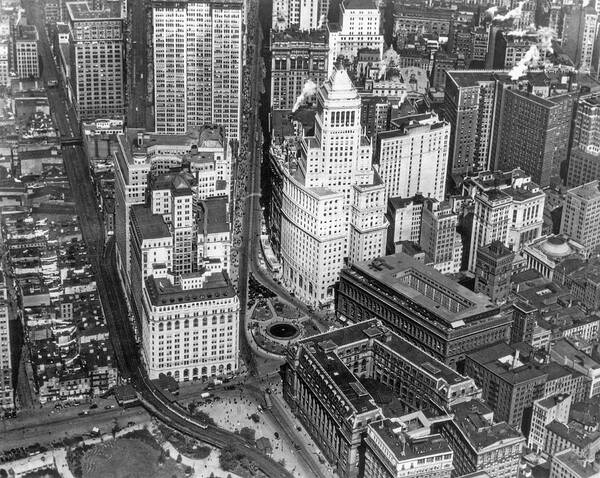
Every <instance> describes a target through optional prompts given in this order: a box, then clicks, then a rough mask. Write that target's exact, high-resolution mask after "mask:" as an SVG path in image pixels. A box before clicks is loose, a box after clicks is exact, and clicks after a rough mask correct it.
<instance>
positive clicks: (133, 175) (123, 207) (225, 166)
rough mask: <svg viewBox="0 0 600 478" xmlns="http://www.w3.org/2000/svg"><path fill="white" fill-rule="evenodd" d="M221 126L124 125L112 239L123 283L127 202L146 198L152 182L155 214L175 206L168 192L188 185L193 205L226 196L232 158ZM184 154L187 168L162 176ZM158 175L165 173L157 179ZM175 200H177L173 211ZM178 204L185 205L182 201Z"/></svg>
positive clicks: (127, 274)
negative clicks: (164, 129) (172, 129)
mask: <svg viewBox="0 0 600 478" xmlns="http://www.w3.org/2000/svg"><path fill="white" fill-rule="evenodd" d="M220 131H221V130H220V129H218V128H213V127H211V126H206V127H204V128H202V129H200V130H198V129H195V130H193V131H190V132H189V133H188V134H185V135H160V134H152V133H147V132H146V131H144V130H142V129H127V131H126V132H125V133H124V134H121V135H118V137H117V141H118V150H117V151H116V152H115V239H116V246H117V261H118V264H119V268H120V272H121V274H122V277H123V281H124V282H125V283H127V284H129V283H130V282H131V256H132V252H131V235H130V229H129V224H130V220H131V219H130V211H131V207H132V206H133V205H136V204H145V203H146V201H147V199H148V197H149V193H150V194H152V193H151V190H152V187H155V188H156V189H155V191H154V193H153V195H151V196H150V197H151V199H152V204H153V207H154V208H155V210H154V213H156V214H169V213H170V212H171V211H172V210H173V209H172V206H173V204H172V198H173V197H174V196H176V195H177V194H179V193H178V192H177V191H178V190H179V189H180V190H181V191H187V187H189V186H190V185H192V186H191V187H192V190H193V192H194V203H195V204H196V205H197V204H198V202H199V201H200V200H202V199H206V198H208V197H211V196H225V197H228V196H229V190H230V185H229V181H230V164H231V162H230V161H231V159H230V152H229V148H228V145H227V142H226V138H225V136H224V132H222V131H221V132H220ZM219 132H220V133H219ZM184 160H185V161H186V163H187V164H189V166H188V170H187V171H184V172H182V174H181V175H177V178H175V177H174V176H169V177H167V176H164V175H165V174H167V173H169V172H171V171H172V170H173V169H181V168H182V166H183V163H184ZM159 176H163V178H162V179H161V180H159V181H158V178H159ZM169 181H170V182H169ZM178 186H181V187H178ZM172 191H175V193H173V192H172ZM177 206H178V205H177V204H175V208H174V210H175V211H176V210H177ZM179 206H180V207H179V209H180V210H181V211H184V209H183V203H180V204H179ZM187 211H188V215H191V214H192V211H189V209H188V210H187ZM184 216H185V214H184ZM171 222H172V221H171Z"/></svg>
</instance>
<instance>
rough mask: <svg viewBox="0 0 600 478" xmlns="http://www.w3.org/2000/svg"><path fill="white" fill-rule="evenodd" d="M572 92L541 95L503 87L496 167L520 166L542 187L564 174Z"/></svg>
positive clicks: (572, 99) (574, 96)
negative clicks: (542, 96)
mask: <svg viewBox="0 0 600 478" xmlns="http://www.w3.org/2000/svg"><path fill="white" fill-rule="evenodd" d="M575 98H576V94H575V93H565V94H562V95H557V96H549V97H547V98H541V97H539V96H538V95H536V94H533V93H528V92H525V91H520V90H516V89H510V90H506V92H505V93H504V95H503V100H502V107H501V120H500V126H499V129H498V145H497V149H496V162H495V169H502V170H504V171H507V170H510V169H514V168H521V169H522V170H523V171H525V172H526V173H527V174H530V175H531V178H532V179H533V181H535V182H536V183H538V184H539V185H540V186H542V187H546V186H549V185H550V183H551V181H552V180H558V179H559V178H560V177H566V172H567V171H566V161H567V157H568V150H569V136H570V132H571V119H572V116H573V105H574V102H575Z"/></svg>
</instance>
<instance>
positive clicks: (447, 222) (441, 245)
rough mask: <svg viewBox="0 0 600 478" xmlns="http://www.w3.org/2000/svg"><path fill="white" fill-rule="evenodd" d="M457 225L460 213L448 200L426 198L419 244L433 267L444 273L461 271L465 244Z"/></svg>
mask: <svg viewBox="0 0 600 478" xmlns="http://www.w3.org/2000/svg"><path fill="white" fill-rule="evenodd" d="M457 226H458V214H456V213H455V212H454V211H453V210H452V208H451V207H450V204H449V203H448V202H446V201H443V202H439V201H436V200H432V199H426V200H425V202H424V204H423V216H422V219H421V237H420V241H419V244H420V245H421V247H422V249H423V252H425V253H426V254H427V256H428V260H429V261H431V263H432V265H433V267H434V268H435V269H436V270H438V271H440V272H441V273H442V274H456V273H458V272H459V271H460V263H461V259H462V252H463V246H462V239H461V237H460V234H459V233H458V232H457V231H456V227H457Z"/></svg>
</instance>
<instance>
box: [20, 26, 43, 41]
mask: <svg viewBox="0 0 600 478" xmlns="http://www.w3.org/2000/svg"><path fill="white" fill-rule="evenodd" d="M15 30H16V31H15V39H16V40H17V41H37V40H38V38H39V37H38V31H37V28H36V27H35V25H17V27H16V28H15Z"/></svg>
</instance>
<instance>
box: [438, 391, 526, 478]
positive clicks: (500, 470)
mask: <svg viewBox="0 0 600 478" xmlns="http://www.w3.org/2000/svg"><path fill="white" fill-rule="evenodd" d="M450 413H452V414H453V418H452V419H451V420H446V421H441V422H440V423H439V424H438V425H437V426H436V428H438V427H439V430H440V433H441V435H442V436H443V437H444V438H446V440H448V444H449V445H450V448H451V449H452V451H453V452H454V474H455V476H461V477H464V476H465V475H467V476H471V475H469V473H476V472H479V473H482V472H483V473H488V474H489V476H490V477H491V478H515V477H516V476H518V472H519V463H520V461H521V452H522V450H523V446H524V445H525V437H524V436H523V435H521V433H520V432H518V431H516V430H515V429H514V428H512V427H511V426H509V425H508V424H507V423H506V422H495V421H494V412H492V410H491V409H490V408H489V407H488V406H487V405H486V404H485V402H484V401H483V400H471V401H467V402H461V403H457V404H456V405H453V406H452V407H450ZM475 476H480V475H478V474H475Z"/></svg>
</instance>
